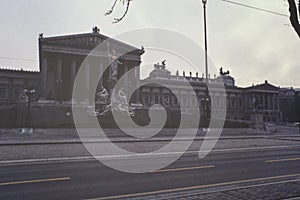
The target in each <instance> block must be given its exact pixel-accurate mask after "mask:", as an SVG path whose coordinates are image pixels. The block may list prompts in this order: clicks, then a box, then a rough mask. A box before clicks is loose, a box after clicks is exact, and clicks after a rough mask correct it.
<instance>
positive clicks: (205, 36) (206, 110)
mask: <svg viewBox="0 0 300 200" xmlns="http://www.w3.org/2000/svg"><path fill="white" fill-rule="evenodd" d="M202 3H203V20H204V46H205V83H206V94H205V100H204V118H205V119H207V117H208V113H209V95H208V56H207V26H206V21H207V20H206V3H207V0H202Z"/></svg>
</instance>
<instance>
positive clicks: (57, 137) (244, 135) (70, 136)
mask: <svg viewBox="0 0 300 200" xmlns="http://www.w3.org/2000/svg"><path fill="white" fill-rule="evenodd" d="M277 130H278V131H280V132H276V133H268V132H266V131H258V130H254V129H247V128H244V129H223V131H222V134H221V137H220V138H218V137H216V136H213V135H211V136H209V135H208V136H206V130H204V129H199V130H198V133H197V136H196V137H195V139H196V140H203V139H204V138H207V139H221V140H224V139H259V138H273V139H286V140H293V141H294V140H296V141H300V134H299V133H298V129H297V128H295V127H277ZM84 131H85V132H86V135H85V140H84V141H85V142H91V143H98V142H109V141H110V142H156V141H170V140H172V139H174V136H175V135H176V133H177V129H164V130H162V131H161V132H160V133H159V134H157V135H156V136H154V137H151V138H149V139H139V138H134V137H131V136H128V135H126V134H124V133H122V131H120V130H118V129H104V132H105V134H106V135H107V137H108V138H109V141H108V139H107V138H105V137H101V136H98V135H97V129H84ZM132 131H133V132H135V131H137V130H134V129H132ZM184 131H186V134H185V136H181V137H178V138H176V140H187V139H191V138H192V136H191V134H190V129H185V130H184ZM72 143H82V141H81V139H80V138H79V136H78V134H77V130H76V129H35V130H34V132H33V133H30V134H29V133H21V132H20V129H0V145H32V144H72Z"/></svg>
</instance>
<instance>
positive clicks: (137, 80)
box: [135, 66, 141, 103]
mask: <svg viewBox="0 0 300 200" xmlns="http://www.w3.org/2000/svg"><path fill="white" fill-rule="evenodd" d="M135 78H136V88H137V90H136V97H135V98H136V99H135V101H136V103H140V96H141V95H140V85H141V83H140V66H136V68H135Z"/></svg>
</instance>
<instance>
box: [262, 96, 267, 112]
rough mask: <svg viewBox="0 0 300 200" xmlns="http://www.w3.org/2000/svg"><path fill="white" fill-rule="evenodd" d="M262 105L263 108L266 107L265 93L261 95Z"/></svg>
mask: <svg viewBox="0 0 300 200" xmlns="http://www.w3.org/2000/svg"><path fill="white" fill-rule="evenodd" d="M262 101H263V102H262V105H263V110H265V109H266V100H265V94H263V95H262Z"/></svg>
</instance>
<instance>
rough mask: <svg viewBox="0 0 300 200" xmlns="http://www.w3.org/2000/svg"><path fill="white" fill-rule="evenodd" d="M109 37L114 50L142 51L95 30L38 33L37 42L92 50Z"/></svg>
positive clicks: (111, 47)
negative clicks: (57, 33)
mask: <svg viewBox="0 0 300 200" xmlns="http://www.w3.org/2000/svg"><path fill="white" fill-rule="evenodd" d="M107 39H109V48H110V49H111V50H112V49H114V50H116V51H123V52H124V51H130V52H132V51H135V52H136V53H138V54H142V53H144V51H143V50H142V49H138V48H136V47H133V46H130V45H128V44H126V43H123V42H121V41H118V40H115V39H112V38H109V37H107V36H105V35H102V34H100V33H97V32H93V33H86V34H76V35H65V36H58V37H43V35H40V38H39V42H40V43H41V44H43V45H46V46H51V47H66V48H75V49H85V50H92V49H94V48H95V47H96V46H97V45H99V44H101V43H102V42H103V41H105V40H107Z"/></svg>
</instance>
